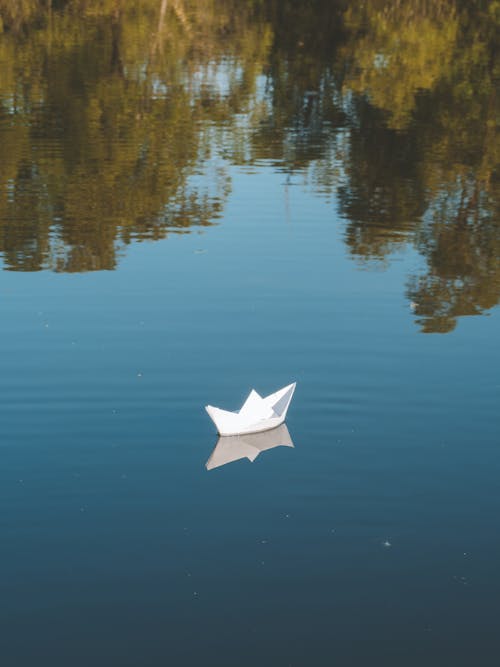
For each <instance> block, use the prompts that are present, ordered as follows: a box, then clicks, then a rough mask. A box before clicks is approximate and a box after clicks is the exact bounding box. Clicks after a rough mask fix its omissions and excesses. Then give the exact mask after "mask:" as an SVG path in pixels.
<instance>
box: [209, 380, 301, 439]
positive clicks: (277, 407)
mask: <svg viewBox="0 0 500 667" xmlns="http://www.w3.org/2000/svg"><path fill="white" fill-rule="evenodd" d="M295 385H296V383H295V382H293V383H292V384H289V385H288V386H287V387H283V389H280V390H279V391H276V392H275V393H274V394H270V395H269V396H266V397H265V398H262V396H259V394H258V393H257V392H256V391H255V389H252V391H251V392H250V394H249V396H248V398H247V400H246V401H245V403H244V404H243V407H242V408H241V410H239V412H229V411H227V410H221V409H220V408H214V407H213V406H211V405H207V406H206V408H205V409H206V411H207V412H208V414H209V415H210V418H211V419H212V421H213V423H214V424H215V426H216V427H217V431H218V432H219V434H220V435H239V434H243V433H258V432H259V431H268V430H269V429H271V428H275V427H276V426H279V425H280V424H282V423H283V422H284V421H285V418H286V413H287V410H288V406H289V405H290V401H291V400H292V396H293V392H294V391H295Z"/></svg>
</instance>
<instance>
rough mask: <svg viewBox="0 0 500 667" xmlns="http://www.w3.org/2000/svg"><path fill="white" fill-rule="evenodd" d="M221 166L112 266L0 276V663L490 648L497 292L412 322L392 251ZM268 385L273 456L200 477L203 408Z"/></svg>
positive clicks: (269, 661) (299, 194)
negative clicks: (357, 253)
mask: <svg viewBox="0 0 500 667" xmlns="http://www.w3.org/2000/svg"><path fill="white" fill-rule="evenodd" d="M230 175H231V178H232V193H231V196H230V198H229V200H228V202H227V206H226V208H225V210H224V212H223V214H222V216H221V217H220V218H219V219H218V220H217V225H215V226H212V227H210V228H207V229H204V230H203V233H201V232H200V233H198V232H194V233H191V234H189V235H175V234H174V235H170V236H168V237H167V238H166V239H164V240H160V241H155V242H143V243H136V244H132V245H130V246H128V247H127V250H126V252H125V253H123V256H122V257H121V258H120V263H119V267H118V269H117V270H116V271H111V272H106V271H99V272H94V273H92V272H90V273H77V274H62V273H51V272H34V273H20V272H9V271H4V272H3V273H2V276H1V284H0V304H1V306H0V307H1V321H2V324H1V327H0V345H1V349H2V355H1V357H0V358H1V362H0V378H1V394H0V398H1V403H0V405H1V424H2V439H1V445H0V446H1V450H0V451H1V456H2V466H1V467H0V489H1V490H0V498H1V502H0V529H1V536H2V547H1V557H0V562H1V568H0V590H1V605H0V628H1V638H0V648H1V651H0V659H1V664H2V665H5V666H6V667H17V666H21V665H22V666H24V665H54V666H55V665H71V666H72V667H79V666H80V665H82V666H83V665H85V666H87V665H95V666H101V665H103V666H104V665H106V666H107V665H116V666H120V667H126V666H127V667H128V666H130V667H135V666H138V665H140V666H141V667H147V666H153V665H155V666H156V665H167V664H168V665H273V666H275V665H276V666H279V665H294V666H295V665H300V666H303V665H334V664H335V665H349V664H353V665H371V664H374V665H378V664H398V665H422V664H427V665H448V664H450V665H451V664H453V665H458V664H464V665H465V664H468V665H470V664H480V665H486V664H494V663H493V662H490V661H489V660H490V658H489V657H487V658H485V660H484V661H481V659H480V658H476V660H475V661H474V662H471V660H473V658H472V657H471V656H473V655H476V656H477V653H478V651H479V652H483V655H485V656H493V655H494V649H495V647H498V639H497V636H498V633H497V626H498V615H499V612H500V604H499V601H498V600H499V593H500V580H499V578H498V562H499V557H500V537H499V534H498V516H499V512H500V495H499V493H498V478H499V474H500V453H499V450H498V445H499V439H498V433H499V399H500V380H499V372H498V371H499V367H500V366H499V361H500V354H499V346H498V341H499V340H500V310H499V309H498V307H496V308H494V309H492V310H490V311H489V312H488V313H487V316H478V317H470V318H467V317H463V318H460V319H459V322H458V325H457V327H456V329H455V330H454V331H452V332H450V333H448V334H446V335H439V334H434V335H425V334H422V333H420V331H419V327H418V326H417V325H416V323H415V316H414V313H413V312H412V309H411V307H410V304H409V302H408V299H407V298H406V297H405V284H406V279H407V276H408V275H409V274H410V273H412V272H416V271H418V270H419V268H420V264H421V259H420V258H419V256H418V255H417V253H415V252H414V251H413V250H412V249H411V247H410V246H409V245H408V246H407V247H404V248H401V249H400V250H399V251H395V252H394V253H393V254H392V255H391V256H390V257H389V258H388V260H387V261H386V263H385V265H384V267H382V268H381V267H380V266H370V265H363V264H359V263H357V262H355V261H353V258H352V257H351V256H349V255H348V253H347V250H346V247H345V244H344V242H343V233H344V228H345V221H344V220H343V219H341V218H340V217H339V216H338V214H337V208H336V205H335V201H328V200H327V199H326V198H321V197H318V196H317V194H315V193H314V192H312V191H311V190H310V189H308V188H307V187H305V186H303V184H301V183H300V182H297V183H291V184H290V183H287V182H286V181H285V178H284V176H283V174H282V173H280V172H279V171H277V170H276V169H274V168H273V167H272V166H271V165H266V164H265V163H262V164H260V165H258V166H256V167H255V168H254V169H253V170H252V173H249V172H248V171H245V170H241V169H238V168H236V167H232V168H231V173H230ZM292 381H297V383H298V384H297V390H296V393H295V397H294V400H293V402H292V405H291V407H290V411H289V417H288V419H287V424H288V428H289V431H290V434H291V437H292V439H293V442H294V445H295V446H294V448H283V447H281V448H276V449H272V450H269V451H267V452H263V453H262V454H261V455H259V456H258V458H257V459H256V461H255V462H254V463H250V461H248V460H246V459H243V460H240V461H237V462H234V463H231V464H228V465H226V466H223V467H220V468H217V469H215V470H211V471H207V470H206V469H205V463H206V461H207V459H208V458H209V456H210V454H211V451H212V449H213V447H214V446H215V443H216V441H217V437H216V433H215V430H214V428H213V425H212V424H211V422H210V420H209V419H208V417H207V415H206V414H205V412H204V409H203V406H204V405H205V404H206V403H212V404H215V405H220V406H221V407H225V408H227V409H237V408H238V407H239V406H240V404H241V402H242V401H243V400H244V398H245V396H246V394H247V393H248V391H249V390H250V389H251V388H252V387H255V388H256V389H257V390H258V391H259V392H261V393H263V394H265V393H270V392H272V391H274V390H276V389H278V388H279V387H281V386H283V385H285V384H288V383H289V382H292ZM484 652H485V653H484ZM480 654H481V653H480Z"/></svg>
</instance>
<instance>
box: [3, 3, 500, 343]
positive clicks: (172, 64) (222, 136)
mask: <svg viewBox="0 0 500 667" xmlns="http://www.w3.org/2000/svg"><path fill="white" fill-rule="evenodd" d="M0 16H1V27H2V31H3V34H2V35H1V36H0V62H1V63H2V67H1V69H0V72H1V73H0V145H1V146H2V160H1V161H0V187H1V194H0V250H1V251H2V254H3V257H4V263H5V266H6V267H7V268H9V269H12V270H22V271H24V270H39V269H43V268H51V269H53V270H56V271H88V270H95V269H112V268H114V267H115V266H116V263H117V257H118V256H119V254H120V252H122V251H123V249H124V248H125V247H126V245H127V244H128V243H130V242H131V241H132V240H136V241H141V240H144V239H158V238H163V237H165V236H166V235H167V234H169V233H173V232H187V231H189V230H190V229H191V228H192V227H193V226H200V225H201V226H207V225H210V224H213V223H214V222H216V220H217V218H218V216H220V214H221V212H222V210H223V208H224V205H225V202H226V201H227V198H228V196H229V192H230V187H231V183H230V178H229V175H228V171H227V167H228V166H229V165H231V164H242V163H250V164H252V163H255V162H256V161H258V160H261V159H263V158H264V159H266V160H267V161H269V162H270V163H271V164H275V165H276V166H277V167H279V169H281V170H284V171H286V172H287V173H289V174H293V173H296V172H300V173H301V174H302V175H303V176H304V177H305V178H307V180H308V183H309V185H310V188H311V189H312V190H313V191H314V192H317V193H318V195H320V196H325V195H326V196H332V198H333V199H334V201H336V202H338V206H339V210H340V213H341V215H342V216H343V218H344V219H345V235H344V239H345V243H346V246H347V248H348V249H349V252H350V253H352V255H353V256H354V257H356V258H357V259H358V260H361V261H366V262H380V261H382V262H385V261H387V258H388V256H389V255H390V253H392V252H394V250H395V249H397V248H400V247H402V246H405V245H406V244H414V246H415V247H416V248H417V250H418V251H419V252H420V253H421V255H422V256H423V257H424V258H425V262H426V270H425V272H424V273H422V275H415V276H410V277H409V279H408V286H407V296H408V298H409V299H410V300H411V301H412V302H413V303H414V310H415V313H416V317H417V319H418V321H419V322H420V324H421V327H422V330H423V331H429V332H432V331H441V332H446V331H450V330H451V329H453V327H454V326H455V323H456V318H457V317H459V316H461V315H467V314H475V313H480V312H482V311H484V310H485V309H488V308H491V307H493V306H494V305H496V304H497V303H498V300H499V296H500V233H499V201H500V172H499V162H500V140H499V137H498V132H497V130H496V128H497V122H498V116H499V101H498V94H497V87H498V80H499V78H500V57H499V55H498V49H497V48H496V45H497V44H498V40H499V38H500V10H499V6H498V3H497V2H493V1H492V2H488V1H476V2H468V3H464V2H461V1H459V0H456V1H455V2H439V1H438V2H435V3H428V2H424V0H408V1H407V2H404V3H392V2H388V1H386V0H372V1H371V2H367V3H364V4H363V6H362V8H353V5H352V3H347V2H344V1H341V0H339V1H338V2H334V3H332V2H331V1H330V2H326V1H324V2H317V3H314V6H312V5H311V3H302V2H299V1H291V0H289V1H285V2H277V1H272V0H271V1H270V2H268V3H265V4H264V5H263V4H262V3H258V2H249V3H244V4H243V5H242V4H241V3H235V1H234V0H220V1H218V0H212V1H211V2H203V3H200V2H196V1H194V0H190V1H188V0H176V1H175V2H168V3H166V2H164V1H162V0H160V1H158V0H140V1H137V0H136V1H134V2H131V1H129V0H121V2H116V0H113V1H103V0H100V1H99V2H98V1H97V0H67V1H66V2H52V3H51V2H46V1H45V0H43V1H42V0H26V2H23V3H18V2H14V0H0Z"/></svg>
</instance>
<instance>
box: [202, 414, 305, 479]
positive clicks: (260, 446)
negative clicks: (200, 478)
mask: <svg viewBox="0 0 500 667" xmlns="http://www.w3.org/2000/svg"><path fill="white" fill-rule="evenodd" d="M279 446H283V447H293V442H292V438H291V437H290V433H289V432H288V429H287V427H286V424H281V426H278V427H277V428H273V429H272V430H271V431H264V432H263V433H248V434H247V435H223V436H221V437H220V438H219V439H218V440H217V444H216V445H215V448H214V451H213V452H212V454H211V456H210V458H209V459H208V461H207V464H206V468H207V470H212V469H213V468H218V467H219V466H223V465H226V463H232V462H233V461H238V460H239V459H244V458H245V457H246V458H247V459H248V460H249V461H252V463H253V462H254V461H255V459H256V458H257V456H258V455H259V454H260V453H261V452H264V451H266V450H267V449H273V448H274V447H279Z"/></svg>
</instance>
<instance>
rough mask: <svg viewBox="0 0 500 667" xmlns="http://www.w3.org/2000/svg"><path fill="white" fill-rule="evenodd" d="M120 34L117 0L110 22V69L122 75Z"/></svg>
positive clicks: (118, 4) (119, 4)
mask: <svg viewBox="0 0 500 667" xmlns="http://www.w3.org/2000/svg"><path fill="white" fill-rule="evenodd" d="M121 34H122V24H121V2H120V0H117V3H116V7H115V11H114V12H113V20H112V23H111V71H112V72H116V73H117V74H119V75H120V76H123V61H122V57H121V50H120V42H121V39H120V38H121Z"/></svg>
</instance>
